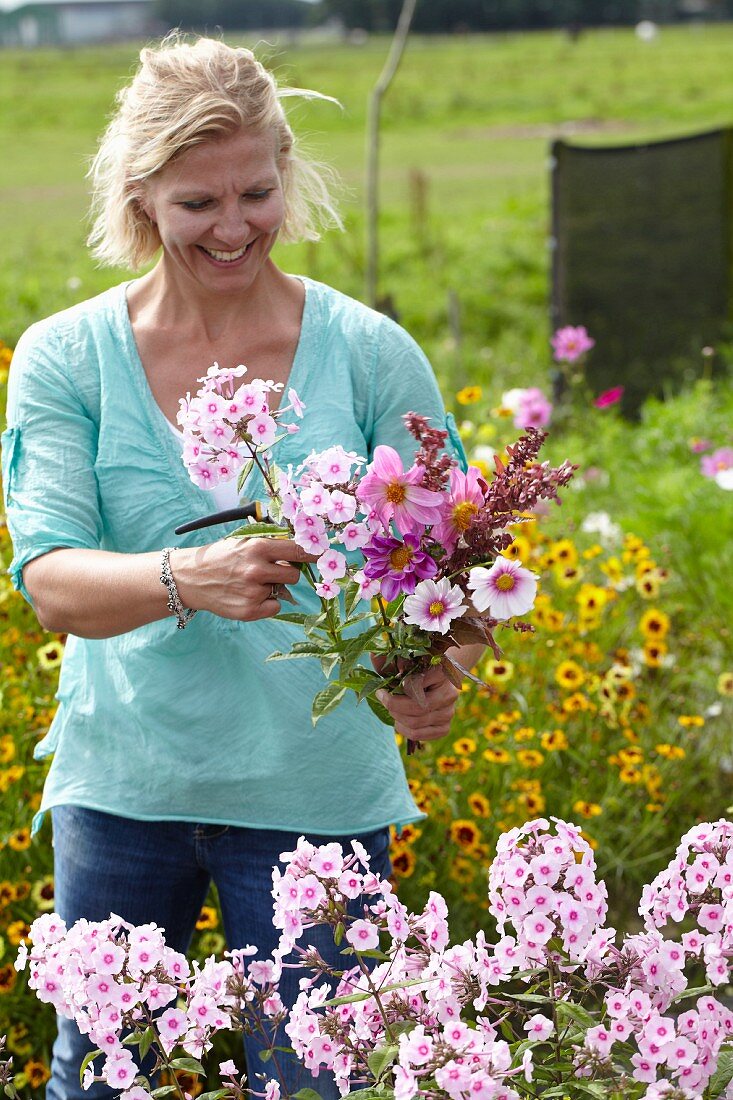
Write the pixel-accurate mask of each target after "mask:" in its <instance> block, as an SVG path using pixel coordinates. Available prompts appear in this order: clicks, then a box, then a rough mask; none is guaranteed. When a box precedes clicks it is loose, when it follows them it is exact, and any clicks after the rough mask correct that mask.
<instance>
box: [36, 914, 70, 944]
mask: <svg viewBox="0 0 733 1100" xmlns="http://www.w3.org/2000/svg"><path fill="white" fill-rule="evenodd" d="M65 935H66V924H65V923H64V921H63V920H62V919H61V917H60V916H59V915H58V913H43V914H42V915H41V916H40V917H36V919H35V920H34V921H33V923H32V924H31V929H30V938H31V942H32V943H33V947H34V948H40V947H47V946H48V945H49V944H52V943H59V942H60V941H61V940H63V938H64V936H65Z"/></svg>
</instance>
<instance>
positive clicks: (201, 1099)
mask: <svg viewBox="0 0 733 1100" xmlns="http://www.w3.org/2000/svg"><path fill="white" fill-rule="evenodd" d="M231 1095H232V1094H231V1092H230V1090H229V1089H214V1091H213V1092H200V1093H199V1095H198V1100H227V1098H228V1097H231Z"/></svg>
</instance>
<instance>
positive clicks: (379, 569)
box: [362, 534, 438, 600]
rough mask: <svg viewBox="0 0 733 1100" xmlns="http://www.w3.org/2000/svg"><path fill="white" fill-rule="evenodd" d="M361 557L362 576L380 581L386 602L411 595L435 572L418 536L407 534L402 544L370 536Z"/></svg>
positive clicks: (386, 537) (384, 536)
mask: <svg viewBox="0 0 733 1100" xmlns="http://www.w3.org/2000/svg"><path fill="white" fill-rule="evenodd" d="M362 553H363V554H364V557H365V559H366V564H365V565H364V575H365V576H367V577H371V578H373V579H375V580H376V579H378V580H379V582H380V586H381V593H382V595H383V596H384V598H385V600H394V599H396V598H397V596H399V594H400V593H401V592H405V593H407V594H408V595H411V594H412V593H413V592H414V591H415V588H416V586H417V583H418V581H421V580H428V579H429V578H430V577H434V576H435V574H436V573H437V572H438V566H437V563H436V561H435V559H434V558H432V557H431V556H430V554H428V553H426V552H425V551H424V550H423V549H422V548H421V545H420V538H419V537H418V536H417V535H411V534H406V535H405V536H404V539H403V540H402V541H401V540H400V539H396V538H394V537H393V536H392V535H372V538H371V540H370V541H369V542H368V543H367V544H366V545H365V546H364V547H363V548H362Z"/></svg>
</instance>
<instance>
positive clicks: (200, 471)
mask: <svg viewBox="0 0 733 1100" xmlns="http://www.w3.org/2000/svg"><path fill="white" fill-rule="evenodd" d="M188 474H189V477H190V478H191V480H192V481H193V483H194V485H198V487H199V489H213V488H214V486H215V485H218V484H219V481H220V480H221V478H220V477H219V471H218V469H217V467H216V465H215V464H214V463H213V462H212V461H211V460H210V459H209V458H205V457H203V456H201V457H200V458H199V459H198V460H197V461H196V462H194V463H192V464H191V465H190V466H189V467H188Z"/></svg>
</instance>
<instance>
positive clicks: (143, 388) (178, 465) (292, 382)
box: [119, 275, 316, 512]
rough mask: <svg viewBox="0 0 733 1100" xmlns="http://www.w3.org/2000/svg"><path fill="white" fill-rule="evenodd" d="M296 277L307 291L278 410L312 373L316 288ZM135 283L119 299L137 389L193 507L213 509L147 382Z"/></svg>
mask: <svg viewBox="0 0 733 1100" xmlns="http://www.w3.org/2000/svg"><path fill="white" fill-rule="evenodd" d="M295 277H296V278H297V279H299V281H300V282H301V283H302V284H303V288H304V290H305V297H304V299H303V313H302V316H301V322H300V335H299V336H298V342H297V344H296V346H295V353H294V355H293V361H292V363H291V365H290V373H289V375H288V377H287V379H286V381H285V383H284V385H283V388H282V390H281V391H280V401H279V403H278V406H277V407H278V409H279V408H281V407H283V405H284V403H285V402H286V398H287V392H288V390H290V389H294V390H295V391H296V392H297V393H298V396H299V397H301V398H302V396H303V394H304V392H305V391H306V389H307V387H308V382H309V374H310V372H309V371H307V370H305V361H306V359H307V347H308V344H309V342H310V336H311V330H312V328H313V325H314V321H315V316H314V315H315V312H316V310H315V308H314V306H315V302H314V289H313V286H312V284H311V281H310V280H309V279H306V278H304V277H302V276H300V275H298V276H295ZM133 282H134V280H132V279H130V280H128V281H127V282H126V283H123V284H122V285H121V287H120V292H121V293H120V300H119V305H120V327H121V330H122V334H123V338H124V343H125V348H126V351H127V361H128V362H129V364H130V367H131V374H132V379H133V382H134V384H135V387H136V389H137V392H138V396H139V397H140V399H141V401H142V403H143V406H144V407H145V409H146V411H147V413H148V419H149V421H150V424H151V427H152V428H153V430H154V431H155V437H156V439H157V441H158V443H159V444H160V446H161V447H162V449H163V451H164V453H165V455H166V457H167V458H168V460H169V463H170V465H171V466H172V467H173V468H174V469H175V470H176V472H177V477H178V480H179V482H180V483H181V484H182V485H184V486H185V487H186V491H187V494H188V496H189V498H190V499H191V501H192V503H193V502H194V501H195V505H194V507H195V508H196V509H197V510H198V512H202V511H205V510H206V508H207V507H209V510H210V503H211V499H212V498H211V494H210V493H209V492H207V490H206V489H200V488H199V486H198V485H195V484H194V482H193V481H192V480H191V478H190V477H189V476H188V472H187V470H186V468H185V466H184V465H183V462H182V460H181V448H180V445H179V442H178V440H177V439H176V438H175V436H174V434H173V432H172V431H171V427H172V422H171V421H170V420H169V419H168V417H167V416H166V415H165V413H164V412H163V410H162V409H161V407H160V405H159V404H158V402H157V401H156V399H155V396H154V394H153V391H152V389H151V387H150V382H149V381H148V376H147V373H146V371H145V367H144V366H143V362H142V358H141V356H140V352H139V349H138V346H137V340H136V339H135V332H134V330H133V327H132V321H131V319H130V311H129V308H128V305H127V289H128V287H129V286H131V285H132V283H133ZM209 366H210V364H207V365H205V366H202V369H201V375H202V376H203V375H204V374H205V373H206V371H207V370H208V367H209ZM245 377H246V376H245ZM181 396H182V397H183V396H184V395H183V393H181ZM283 442H285V441H283Z"/></svg>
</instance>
